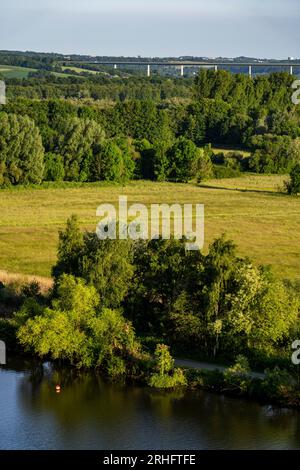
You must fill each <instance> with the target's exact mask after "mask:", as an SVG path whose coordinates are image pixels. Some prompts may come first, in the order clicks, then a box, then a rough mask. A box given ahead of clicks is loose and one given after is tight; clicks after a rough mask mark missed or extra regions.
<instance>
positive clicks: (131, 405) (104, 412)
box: [0, 360, 300, 450]
mask: <svg viewBox="0 0 300 470" xmlns="http://www.w3.org/2000/svg"><path fill="white" fill-rule="evenodd" d="M56 384H60V385H61V393H59V394H58V393H56V391H55V385H56ZM0 399H1V400H2V403H5V404H6V406H5V407H1V411H0V417H1V420H0V448H2V449H8V448H18V449H45V448H49V449H75V448H78V449H112V450H113V449H135V448H139V449H155V448H157V449H163V448H165V449H230V448H234V449H246V448H251V449H255V448H257V449H261V448H262V449H263V448H267V449H284V448H300V425H299V423H300V420H299V416H300V415H299V413H298V412H295V411H293V410H282V409H281V410H280V409H276V408H273V407H267V406H265V407H262V406H259V405H258V404H256V403H251V402H247V401H243V400H236V399H230V398H227V397H224V396H219V395H213V394H210V393H206V392H199V391H198V392H197V391H185V392H184V391H175V392H158V391H153V390H151V389H148V388H146V387H139V386H133V385H132V386H128V385H127V386H125V385H124V384H112V383H109V382H106V381H104V380H103V378H102V377H101V376H100V375H99V374H97V373H88V372H82V371H77V370H70V369H69V368H65V367H57V366H56V367H54V366H53V365H51V364H49V363H46V364H41V363H39V362H30V361H26V362H25V361H24V360H21V361H19V360H14V362H13V363H10V364H9V365H8V366H7V367H6V368H1V369H0Z"/></svg>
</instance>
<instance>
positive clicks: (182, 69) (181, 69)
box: [180, 65, 184, 77]
mask: <svg viewBox="0 0 300 470" xmlns="http://www.w3.org/2000/svg"><path fill="white" fill-rule="evenodd" d="M183 74H184V67H183V65H181V66H180V76H181V77H183Z"/></svg>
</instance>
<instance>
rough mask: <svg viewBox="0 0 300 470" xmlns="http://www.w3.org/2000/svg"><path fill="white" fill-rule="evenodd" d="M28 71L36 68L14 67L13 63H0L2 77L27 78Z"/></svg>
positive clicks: (33, 70)
mask: <svg viewBox="0 0 300 470" xmlns="http://www.w3.org/2000/svg"><path fill="white" fill-rule="evenodd" d="M30 72H36V69H31V68H29V67H15V66H13V65H0V75H2V76H3V77H4V78H27V77H28V74H29V73H30Z"/></svg>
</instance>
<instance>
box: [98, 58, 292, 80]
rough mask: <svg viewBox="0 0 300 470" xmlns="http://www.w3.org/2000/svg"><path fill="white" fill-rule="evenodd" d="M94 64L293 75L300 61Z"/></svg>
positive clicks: (147, 70) (100, 62)
mask: <svg viewBox="0 0 300 470" xmlns="http://www.w3.org/2000/svg"><path fill="white" fill-rule="evenodd" d="M91 64H92V65H106V66H111V67H113V68H114V69H117V68H118V67H120V66H123V67H126V66H128V67H129V66H130V67H132V66H134V67H145V69H146V73H147V77H150V76H151V67H175V68H179V70H180V75H181V76H182V77H183V76H184V69H185V67H189V68H190V67H196V68H198V69H200V68H212V69H213V70H215V71H217V70H218V69H222V68H226V69H227V68H230V69H234V68H236V69H245V71H247V73H248V75H249V76H250V77H252V75H253V73H254V71H255V70H259V69H262V68H269V69H274V70H277V71H278V70H281V71H283V70H286V71H288V72H289V73H290V74H291V75H293V74H294V71H295V68H296V67H298V68H300V61H299V62H298V61H284V62H279V61H278V62H277V61H276V62H268V61H259V62H234V61H233V62H230V61H228V62H217V61H200V62H198V61H170V62H164V61H160V62H159V61H158V62H154V61H153V62H152V61H151V62H150V61H149V62H145V61H115V62H112V61H107V62H106V61H99V62H92V63H91Z"/></svg>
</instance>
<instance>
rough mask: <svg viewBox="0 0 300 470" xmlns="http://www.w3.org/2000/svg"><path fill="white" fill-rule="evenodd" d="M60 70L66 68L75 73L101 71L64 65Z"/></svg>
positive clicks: (95, 72) (94, 73) (95, 73)
mask: <svg viewBox="0 0 300 470" xmlns="http://www.w3.org/2000/svg"><path fill="white" fill-rule="evenodd" d="M62 70H67V71H70V72H76V73H82V72H86V73H90V74H92V75H97V74H99V73H101V72H97V71H96V70H89V69H83V68H81V67H71V66H68V67H67V66H64V67H62ZM102 73H103V72H102Z"/></svg>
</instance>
